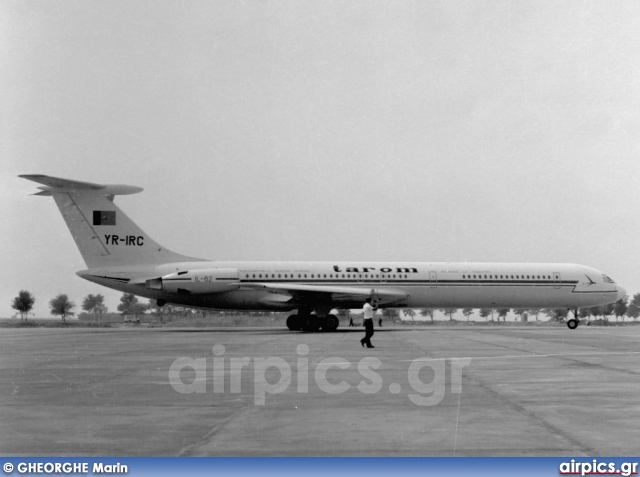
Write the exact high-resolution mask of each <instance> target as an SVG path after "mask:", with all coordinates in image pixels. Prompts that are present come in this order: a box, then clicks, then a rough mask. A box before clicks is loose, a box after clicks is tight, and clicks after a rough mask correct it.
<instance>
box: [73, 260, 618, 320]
mask: <svg viewBox="0 0 640 477" xmlns="http://www.w3.org/2000/svg"><path fill="white" fill-rule="evenodd" d="M220 269H224V270H225V272H224V273H223V274H222V275H221V276H215V273H213V274H212V278H210V282H205V280H204V279H208V278H209V277H206V276H205V277H200V278H198V277H195V278H193V277H192V276H191V275H192V274H187V273H186V272H187V271H193V272H197V271H198V270H207V271H208V270H213V271H214V272H215V270H220ZM207 273H208V272H207ZM78 274H79V275H80V276H82V277H83V278H85V279H87V280H90V281H93V282H96V283H99V284H101V285H104V286H107V287H110V288H114V289H116V290H121V291H124V292H130V293H135V294H137V295H141V296H145V297H147V298H153V299H162V300H165V301H167V302H169V303H175V304H180V305H185V306H195V307H203V308H220V309H244V310H291V309H295V308H298V307H300V306H308V305H309V303H307V302H305V301H304V300H303V299H302V298H301V296H303V295H304V293H303V292H300V293H299V294H293V295H292V294H290V293H287V292H286V291H279V290H274V289H270V288H269V287H270V286H274V287H275V286H283V285H289V286H301V285H305V284H306V285H312V286H316V287H322V286H330V287H340V286H345V287H349V288H354V287H355V288H361V289H364V290H370V291H371V294H372V296H374V297H375V295H376V293H378V292H380V291H384V290H388V291H397V292H398V293H399V294H402V295H403V296H404V298H403V299H399V300H396V301H395V302H390V303H387V304H386V305H385V304H384V303H383V304H382V306H383V307H384V306H387V307H394V308H442V307H452V308H573V309H575V308H584V307H592V306H599V305H604V304H608V303H612V302H615V301H616V300H618V299H620V298H622V296H624V289H622V288H621V287H620V286H618V285H616V284H615V283H614V282H613V281H612V280H611V279H609V278H608V277H606V276H605V275H604V274H603V273H602V272H600V271H598V270H596V269H594V268H590V267H586V266H583V265H574V264H558V263H553V264H538V263H531V264H523V263H471V262H458V263H453V262H443V263H438V262H433V263H431V262H426V263H425V262H415V263H414V262H405V263H400V262H360V263H351V262H207V261H201V262H181V263H168V264H164V265H156V266H146V267H140V266H137V267H117V268H116V267H114V268H110V269H109V268H107V269H102V270H91V271H89V270H86V271H82V272H78ZM169 274H174V275H176V276H180V275H179V274H185V275H184V276H185V278H178V279H179V280H183V281H184V284H181V285H180V286H182V287H184V288H182V289H181V290H182V291H185V290H186V291H188V292H189V293H179V292H176V291H175V290H172V291H167V290H166V289H162V290H155V289H152V288H149V287H148V283H147V285H145V283H146V281H147V280H149V279H153V278H156V277H163V276H167V275H169ZM205 275H206V273H205ZM196 282H197V283H196ZM207 283H211V285H210V286H211V288H210V290H211V291H210V292H208V288H207V286H208V285H207ZM256 284H260V285H261V286H263V288H256V287H255V285H256ZM190 287H191V288H190ZM283 288H284V286H283ZM314 299H315V298H314ZM332 299H333V301H332V303H333V304H337V305H339V307H341V308H349V307H356V306H360V305H361V301H358V300H353V299H352V298H350V297H345V298H344V300H343V301H340V296H339V294H334V295H333V297H332Z"/></svg>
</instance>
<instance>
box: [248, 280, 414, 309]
mask: <svg viewBox="0 0 640 477" xmlns="http://www.w3.org/2000/svg"><path fill="white" fill-rule="evenodd" d="M239 285H240V286H241V287H242V288H244V289H247V288H249V289H251V288H261V289H265V290H268V291H271V292H272V293H274V294H275V295H277V296H278V298H277V299H276V297H274V300H277V301H279V302H283V301H284V300H283V297H282V295H283V294H285V295H289V296H290V297H291V301H294V302H296V303H298V302H301V303H317V302H327V301H329V302H332V303H335V304H336V305H338V304H341V303H354V302H356V303H358V304H362V303H364V301H365V300H366V299H367V298H371V299H373V300H375V301H376V302H377V303H378V304H379V305H382V306H384V305H390V304H392V303H397V302H401V301H402V300H405V299H406V298H408V297H409V294H408V293H406V292H405V291H404V290H400V289H397V288H387V287H384V288H375V287H366V286H362V287H351V286H335V285H307V284H300V283H241V284H239Z"/></svg>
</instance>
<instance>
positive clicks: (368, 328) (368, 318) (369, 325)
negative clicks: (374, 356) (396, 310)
mask: <svg viewBox="0 0 640 477" xmlns="http://www.w3.org/2000/svg"><path fill="white" fill-rule="evenodd" d="M362 311H363V313H364V332H365V334H364V338H362V339H361V340H360V343H361V344H362V346H363V347H364V345H367V348H375V346H373V345H372V344H371V337H372V336H373V315H375V313H376V311H375V310H374V309H373V307H372V306H371V298H367V299H366V301H365V302H364V306H363V307H362Z"/></svg>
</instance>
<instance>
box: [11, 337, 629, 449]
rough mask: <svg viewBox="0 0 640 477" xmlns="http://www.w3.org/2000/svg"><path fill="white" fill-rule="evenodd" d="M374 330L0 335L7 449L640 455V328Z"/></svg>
mask: <svg viewBox="0 0 640 477" xmlns="http://www.w3.org/2000/svg"><path fill="white" fill-rule="evenodd" d="M363 335H364V332H363V330H362V329H361V328H358V329H346V330H345V329H339V330H338V332H336V333H331V334H326V333H303V332H290V331H288V330H286V329H284V328H282V329H280V328H235V329H230V328H226V329H219V328H208V329H167V328H158V329H143V328H120V329H99V328H96V329H91V328H4V329H0V396H1V398H0V454H2V455H7V456H9V455H16V456H17V455H32V456H111V455H116V456H145V455H148V456H176V455H184V456H637V455H638V453H639V451H640V444H639V442H640V440H639V439H638V436H639V434H638V426H639V424H640V399H639V396H640V366H639V365H640V327H636V326H620V327H615V326H612V327H585V326H581V327H579V328H578V329H577V330H574V331H572V330H569V329H568V328H566V327H557V326H556V327H552V326H549V327H542V326H541V327H501V326H493V327H492V326H484V327H473V326H458V327H437V326H430V327H419V328H418V327H416V328H413V329H412V328H406V327H398V328H391V329H389V328H382V329H379V328H377V329H376V334H375V336H374V337H373V339H372V341H373V343H374V345H375V346H376V347H375V348H374V349H366V348H362V347H361V346H360V342H359V339H360V338H361V337H362V336H363ZM181 358H182V359H181ZM269 358H271V359H269ZM195 359H199V360H200V361H189V360H195ZM176 360H177V361H176ZM185 363H187V364H190V365H192V366H185ZM195 363H199V364H195ZM241 364H246V366H244V367H240V365H241ZM172 366H173V368H172ZM193 366H195V367H193ZM198 366H200V367H198ZM232 368H233V369H232ZM172 369H173V371H171V370H172ZM172 382H173V384H171V383H172ZM180 391H182V392H180ZM196 391H198V392H196Z"/></svg>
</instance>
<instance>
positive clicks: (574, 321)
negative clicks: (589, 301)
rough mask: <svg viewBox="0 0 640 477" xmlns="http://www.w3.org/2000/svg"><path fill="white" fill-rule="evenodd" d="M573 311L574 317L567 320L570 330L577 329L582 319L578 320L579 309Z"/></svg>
mask: <svg viewBox="0 0 640 477" xmlns="http://www.w3.org/2000/svg"><path fill="white" fill-rule="evenodd" d="M571 311H572V312H573V318H571V319H569V320H567V326H568V327H569V329H570V330H575V329H576V328H577V327H578V325H579V324H580V321H578V309H577V308H576V309H575V310H571Z"/></svg>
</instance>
